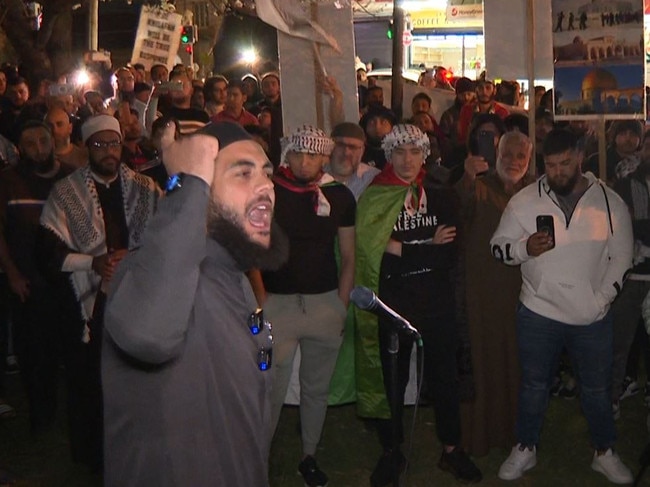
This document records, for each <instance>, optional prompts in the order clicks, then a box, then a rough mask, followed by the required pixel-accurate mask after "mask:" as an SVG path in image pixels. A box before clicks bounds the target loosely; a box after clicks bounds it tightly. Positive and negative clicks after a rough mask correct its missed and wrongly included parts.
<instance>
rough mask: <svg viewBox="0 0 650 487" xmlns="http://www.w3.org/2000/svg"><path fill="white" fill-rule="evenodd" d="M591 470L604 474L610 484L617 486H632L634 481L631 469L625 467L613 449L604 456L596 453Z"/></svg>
mask: <svg viewBox="0 0 650 487" xmlns="http://www.w3.org/2000/svg"><path fill="white" fill-rule="evenodd" d="M591 468H593V469H594V470H595V471H596V472H600V473H602V474H603V475H604V476H605V477H607V479H608V480H609V481H610V482H613V483H615V484H631V483H632V482H633V481H634V477H633V476H632V472H631V471H630V469H629V468H627V467H626V466H625V464H624V463H623V462H622V461H621V459H620V457H619V456H618V454H617V453H615V452H614V451H613V450H612V449H611V448H609V449H608V450H607V451H606V452H605V453H603V454H602V455H598V452H594V460H593V461H592V462H591Z"/></svg>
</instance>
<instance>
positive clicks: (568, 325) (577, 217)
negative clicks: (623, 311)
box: [490, 130, 633, 484]
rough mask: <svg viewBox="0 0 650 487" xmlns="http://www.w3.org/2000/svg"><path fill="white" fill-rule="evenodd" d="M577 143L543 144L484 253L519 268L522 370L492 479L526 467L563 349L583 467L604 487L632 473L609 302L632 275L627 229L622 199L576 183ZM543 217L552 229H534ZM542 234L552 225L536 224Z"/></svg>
mask: <svg viewBox="0 0 650 487" xmlns="http://www.w3.org/2000/svg"><path fill="white" fill-rule="evenodd" d="M577 144H578V139H577V138H576V136H575V135H573V134H572V133H570V132H567V131H564V130H553V131H551V132H550V133H549V134H548V135H547V137H546V140H545V141H544V146H543V156H544V164H545V169H546V175H545V176H542V177H541V178H540V179H539V180H538V181H537V182H536V183H534V184H531V185H530V186H528V187H526V188H524V189H523V190H521V191H520V192H519V193H517V194H516V195H515V196H513V197H512V199H511V200H510V202H509V203H508V206H507V207H506V209H505V211H504V213H503V216H502V217H501V222H500V223H499V227H498V228H497V230H496V232H495V233H494V235H493V236H492V240H491V241H490V245H491V249H492V254H493V255H494V257H496V258H497V259H499V260H501V261H503V262H504V263H505V264H508V265H520V264H521V274H522V279H523V284H522V288H521V293H520V297H519V300H520V302H519V305H518V306H517V341H518V347H519V361H520V367H521V383H520V388H519V404H518V411H517V423H516V437H517V441H518V444H517V445H516V446H515V447H513V449H512V452H511V453H510V456H509V457H508V459H507V460H506V461H505V462H504V463H503V464H502V465H501V468H500V470H499V477H500V478H501V479H503V480H514V479H517V478H519V477H521V476H522V475H523V473H524V472H525V471H526V470H529V469H531V468H533V467H534V466H535V465H536V463H537V459H536V447H537V443H538V442H539V435H540V430H541V427H542V421H543V419H544V413H545V411H546V407H547V405H548V397H549V388H550V386H551V379H552V377H553V371H554V370H555V368H556V367H557V362H558V357H559V354H560V351H561V350H562V347H563V346H565V347H566V348H567V350H568V351H569V354H570V357H571V363H572V364H573V366H574V367H575V369H576V372H577V374H578V377H579V379H580V385H581V388H580V393H581V401H582V410H583V411H584V414H585V417H586V419H587V423H588V425H589V431H590V435H591V442H592V446H593V447H594V449H595V452H594V457H593V461H592V464H591V468H593V469H594V470H595V471H597V472H600V473H602V474H603V475H605V476H606V477H607V478H608V479H609V480H610V481H611V482H614V483H619V484H624V483H631V482H632V480H633V477H632V473H631V472H630V470H629V469H628V468H627V467H626V466H625V465H624V464H623V462H622V461H621V459H620V458H619V457H618V455H617V454H616V453H615V452H614V450H613V446H614V442H615V440H616V431H615V427H614V419H613V417H612V406H611V371H612V317H611V313H610V311H609V308H610V303H611V302H612V301H613V300H614V298H615V297H616V295H617V294H618V293H619V292H620V290H621V287H622V286H623V280H624V277H625V274H626V272H627V271H628V270H629V269H630V268H631V266H632V224H631V221H630V216H629V212H628V210H627V207H626V205H625V203H624V202H623V200H622V199H621V198H620V197H619V196H618V195H617V194H616V193H615V192H614V191H612V190H610V189H609V188H607V187H606V186H605V184H604V183H602V182H601V181H599V180H598V179H596V178H595V177H594V175H593V174H591V173H589V172H588V173H585V174H582V171H581V163H582V160H583V154H582V152H581V151H580V150H579V149H578V148H577V147H578V145H577ZM542 215H544V216H547V217H548V216H551V217H552V220H553V224H552V227H553V228H554V232H553V231H552V229H548V230H545V229H542V228H540V225H538V224H537V219H538V217H539V216H542ZM544 226H545V227H550V226H551V225H544Z"/></svg>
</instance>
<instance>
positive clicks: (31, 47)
mask: <svg viewBox="0 0 650 487" xmlns="http://www.w3.org/2000/svg"><path fill="white" fill-rule="evenodd" d="M41 3H42V5H43V22H42V24H41V28H40V30H39V31H38V32H35V31H33V30H32V26H31V23H30V19H29V18H28V17H27V13H26V10H25V6H24V3H23V2H22V1H21V0H5V2H4V5H5V9H6V14H5V15H4V17H2V22H1V23H0V26H1V27H2V29H3V30H4V31H5V33H6V35H7V38H8V39H9V41H10V42H11V44H12V46H13V48H14V50H15V51H16V54H17V55H18V58H19V63H20V65H21V72H22V73H23V75H24V76H25V77H26V78H27V80H28V81H29V85H30V87H31V88H32V89H33V90H34V89H36V88H37V87H38V84H39V82H40V81H41V80H42V79H52V78H56V77H58V76H60V75H61V74H63V73H65V72H67V71H69V70H70V69H71V68H72V5H73V0H42V1H41Z"/></svg>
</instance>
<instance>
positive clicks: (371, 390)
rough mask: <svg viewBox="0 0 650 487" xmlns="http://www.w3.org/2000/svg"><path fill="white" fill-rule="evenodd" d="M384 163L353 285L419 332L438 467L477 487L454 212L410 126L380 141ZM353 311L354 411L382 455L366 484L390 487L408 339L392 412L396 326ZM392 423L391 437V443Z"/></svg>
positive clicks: (359, 242) (396, 461)
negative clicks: (463, 396) (459, 356)
mask: <svg viewBox="0 0 650 487" xmlns="http://www.w3.org/2000/svg"><path fill="white" fill-rule="evenodd" d="M382 146H383V149H384V151H385V154H386V160H387V161H388V164H387V165H386V166H385V167H384V169H383V171H382V172H381V173H380V174H379V175H377V177H376V178H375V180H374V181H373V183H372V184H371V185H370V186H369V187H368V188H367V189H366V191H365V192H364V193H363V194H362V195H361V198H360V199H359V206H358V210H357V226H356V252H355V255H356V259H357V260H356V261H357V267H356V271H355V284H357V285H362V286H366V287H368V288H370V289H372V290H373V291H374V292H375V293H377V295H378V296H379V298H380V299H381V300H382V301H384V302H385V303H386V304H387V305H388V306H390V307H391V308H393V309H395V310H396V311H397V312H398V313H399V314H401V315H402V316H404V317H405V318H406V319H407V320H409V321H410V322H411V324H412V325H413V326H415V327H416V328H418V329H419V330H420V333H421V335H422V339H423V342H424V364H425V367H426V368H427V372H426V373H425V374H424V377H425V380H428V381H429V389H430V391H431V392H432V394H433V405H434V411H435V414H436V427H437V434H438V438H439V440H440V442H441V443H442V444H443V445H444V446H443V448H444V449H443V452H442V456H441V458H440V461H439V463H438V466H439V467H440V468H442V469H444V470H447V471H449V472H451V473H452V474H453V475H455V476H456V477H457V478H458V479H460V480H463V481H469V482H477V481H479V480H480V479H481V472H480V471H479V470H478V469H477V468H476V466H475V465H474V464H473V463H472V461H471V460H470V459H469V457H468V456H467V455H466V454H465V453H464V452H463V451H462V450H461V449H460V448H459V447H458V445H459V443H460V416H459V394H458V380H457V365H456V364H457V362H456V350H457V349H458V343H457V342H458V340H457V330H456V316H455V311H456V308H455V306H454V301H455V299H454V296H455V290H454V282H455V279H454V272H455V267H456V263H457V251H458V244H457V239H456V225H457V222H458V214H457V212H458V209H457V204H456V201H455V198H454V194H453V192H452V191H451V189H449V188H446V187H438V186H436V187H433V186H429V185H424V184H423V182H424V169H423V165H424V161H425V159H426V157H427V155H428V154H429V150H430V149H429V139H428V137H427V136H426V134H424V133H423V132H422V131H421V130H420V129H418V128H417V127H415V126H414V125H396V126H395V127H393V129H392V131H391V132H390V133H389V134H388V135H386V136H385V137H384V140H383V142H382ZM354 313H355V325H356V328H355V334H356V335H355V338H356V350H355V352H356V380H357V405H358V412H359V414H360V415H361V416H365V417H370V418H377V426H378V431H379V439H380V442H381V444H382V447H383V448H384V453H383V454H382V456H381V457H380V458H379V461H378V463H377V465H376V467H375V469H374V471H373V473H372V475H371V477H370V483H371V485H372V486H373V487H374V486H383V485H389V484H391V482H393V479H394V476H399V474H400V473H401V472H402V471H403V470H404V468H405V465H406V459H405V458H404V456H403V454H402V453H401V451H400V444H401V443H402V442H403V441H404V438H403V429H402V407H401V404H403V403H404V391H405V389H406V384H407V382H408V379H409V365H410V355H411V350H412V348H413V339H412V338H411V337H408V336H400V337H399V342H400V343H399V353H398V358H397V362H398V363H397V368H398V372H397V375H398V380H397V382H398V383H397V384H396V391H395V393H396V394H397V396H398V397H399V404H400V406H398V407H396V408H395V410H393V411H391V408H390V406H389V401H388V399H387V398H388V397H391V392H392V385H391V384H390V380H389V378H390V358H389V357H390V355H389V353H388V345H389V342H390V335H391V332H392V331H393V325H392V323H391V322H390V321H387V320H384V319H382V318H381V317H380V318H377V317H376V316H375V315H372V314H370V313H368V312H366V311H362V310H359V309H355V310H354ZM391 420H392V421H395V426H396V428H397V430H396V431H397V434H396V436H397V437H394V436H393V430H392V424H393V423H392V422H391Z"/></svg>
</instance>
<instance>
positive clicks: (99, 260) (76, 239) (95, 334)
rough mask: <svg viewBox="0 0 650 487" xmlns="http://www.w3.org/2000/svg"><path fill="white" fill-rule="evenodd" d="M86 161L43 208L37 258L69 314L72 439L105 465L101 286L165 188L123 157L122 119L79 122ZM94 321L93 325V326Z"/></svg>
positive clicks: (77, 452) (77, 453) (75, 448)
mask: <svg viewBox="0 0 650 487" xmlns="http://www.w3.org/2000/svg"><path fill="white" fill-rule="evenodd" d="M81 133H82V139H83V143H84V144H85V145H86V146H87V147H88V158H89V162H88V165H87V166H84V167H81V168H79V169H77V170H76V171H74V172H73V173H72V174H70V175H69V176H67V177H66V178H64V179H62V180H61V181H59V182H58V183H57V184H56V185H55V186H54V188H53V189H52V191H51V192H50V195H49V197H48V199H47V201H46V203H45V206H44V208H43V212H42V214H41V220H40V224H41V227H42V228H41V232H40V237H41V238H40V241H39V247H40V248H39V257H40V258H41V259H42V262H43V263H44V264H45V265H46V266H47V268H48V270H49V271H50V273H51V275H52V276H53V278H55V279H57V280H58V281H60V287H61V292H62V295H63V297H61V301H62V302H64V303H66V305H67V308H68V313H69V317H68V320H67V329H66V330H65V331H64V334H63V335H64V341H65V344H64V350H65V352H64V360H65V361H66V374H67V379H68V395H69V400H68V404H69V405H70V408H69V410H68V416H69V418H70V428H71V432H70V443H71V448H72V456H73V459H74V460H75V461H81V462H84V463H88V464H90V465H91V466H92V467H93V468H100V467H101V462H102V448H101V441H102V439H101V424H102V417H101V388H100V378H99V334H100V329H101V326H98V325H97V322H96V321H95V322H93V321H92V317H93V313H95V315H96V316H101V313H100V312H98V311H97V310H95V306H96V302H95V301H96V298H97V301H98V304H100V305H101V303H102V302H103V298H104V297H105V295H104V294H103V293H102V292H100V285H102V281H103V284H106V283H107V282H108V281H110V279H111V277H112V275H113V272H114V270H115V267H116V266H117V264H118V263H119V261H120V260H121V259H122V258H123V257H124V256H125V255H126V253H127V252H128V251H129V249H134V248H136V247H138V246H139V245H140V243H141V239H142V233H143V232H144V229H145V228H146V226H147V222H148V220H149V218H150V216H151V215H152V214H153V212H154V210H155V208H156V204H157V201H158V196H159V194H160V190H159V189H158V187H157V186H156V184H155V183H154V182H153V180H152V179H150V178H148V177H146V176H144V175H141V174H138V173H136V172H134V171H132V170H131V169H129V168H128V167H127V166H126V165H124V164H122V163H121V162H120V157H121V153H122V135H121V132H120V124H119V122H118V121H117V119H115V117H112V116H110V115H95V116H93V117H91V118H89V119H88V120H86V122H85V123H84V124H83V126H82V127H81ZM93 323H94V324H95V327H94V328H93Z"/></svg>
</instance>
